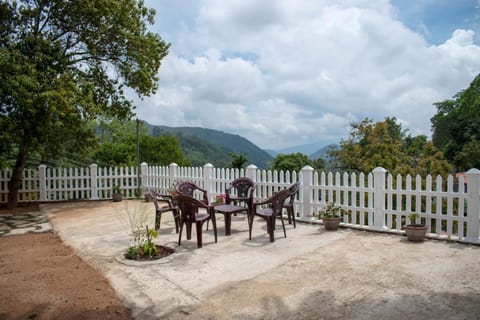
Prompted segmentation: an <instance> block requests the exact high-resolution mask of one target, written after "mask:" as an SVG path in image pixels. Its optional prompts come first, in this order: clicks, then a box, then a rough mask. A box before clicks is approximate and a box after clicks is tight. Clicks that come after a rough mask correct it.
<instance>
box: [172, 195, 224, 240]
mask: <svg viewBox="0 0 480 320" xmlns="http://www.w3.org/2000/svg"><path fill="white" fill-rule="evenodd" d="M175 203H176V205H177V206H178V209H179V210H180V233H179V235H178V245H180V244H181V241H182V230H183V225H185V226H186V228H187V240H190V239H191V238H192V224H194V223H195V226H196V231H197V247H198V248H201V247H202V245H203V242H202V226H203V224H204V223H205V221H208V220H212V225H213V234H214V236H215V242H217V223H216V221H215V215H214V214H213V213H212V207H211V206H209V205H206V204H204V203H203V202H201V201H199V200H197V199H195V198H193V197H191V196H187V195H183V194H178V195H177V196H176V197H175ZM199 208H204V209H205V212H199Z"/></svg>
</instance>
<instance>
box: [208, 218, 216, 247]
mask: <svg viewBox="0 0 480 320" xmlns="http://www.w3.org/2000/svg"><path fill="white" fill-rule="evenodd" d="M210 219H212V226H213V235H214V236H215V243H217V220H216V219H215V214H212V215H211V216H210ZM207 223H208V220H207Z"/></svg>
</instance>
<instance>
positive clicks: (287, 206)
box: [283, 182, 300, 228]
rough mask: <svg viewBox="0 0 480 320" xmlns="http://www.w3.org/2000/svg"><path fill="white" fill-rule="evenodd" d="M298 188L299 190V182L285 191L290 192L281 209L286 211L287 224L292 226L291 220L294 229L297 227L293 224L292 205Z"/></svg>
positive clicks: (293, 213)
mask: <svg viewBox="0 0 480 320" xmlns="http://www.w3.org/2000/svg"><path fill="white" fill-rule="evenodd" d="M299 188H300V182H295V183H294V184H292V185H291V186H290V187H289V188H288V189H287V190H289V191H290V195H289V197H288V198H287V199H286V200H285V203H284V204H283V208H285V209H287V217H288V224H292V220H293V227H294V228H296V227H297V225H296V224H295V212H294V211H293V204H294V202H295V198H296V196H297V192H298V189H299Z"/></svg>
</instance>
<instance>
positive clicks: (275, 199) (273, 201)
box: [249, 189, 290, 242]
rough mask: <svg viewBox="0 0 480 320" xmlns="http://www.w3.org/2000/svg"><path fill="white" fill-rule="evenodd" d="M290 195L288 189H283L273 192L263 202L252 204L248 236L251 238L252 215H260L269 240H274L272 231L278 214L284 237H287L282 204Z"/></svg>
mask: <svg viewBox="0 0 480 320" xmlns="http://www.w3.org/2000/svg"><path fill="white" fill-rule="evenodd" d="M289 195H290V190H288V189H285V190H282V191H279V192H277V193H275V194H274V195H273V196H271V197H270V198H269V199H267V200H265V201H263V202H257V203H254V204H253V216H252V221H251V224H250V228H249V229H250V230H249V237H250V240H251V239H252V227H253V218H254V216H258V217H261V218H263V219H265V221H266V222H267V232H268V234H269V236H270V242H274V241H275V237H274V234H273V233H274V231H275V220H276V218H277V216H280V219H281V220H282V226H283V234H284V236H285V238H286V237H287V232H286V231H285V223H284V221H283V215H282V210H283V204H284V203H285V200H286V199H287V198H288V196H289Z"/></svg>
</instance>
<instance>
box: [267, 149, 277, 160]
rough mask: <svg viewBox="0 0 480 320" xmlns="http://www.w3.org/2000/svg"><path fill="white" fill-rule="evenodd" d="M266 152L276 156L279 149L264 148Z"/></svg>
mask: <svg viewBox="0 0 480 320" xmlns="http://www.w3.org/2000/svg"><path fill="white" fill-rule="evenodd" d="M264 150H265V152H266V153H268V154H269V155H270V156H272V157H274V158H275V157H276V156H277V154H278V151H275V150H272V149H264Z"/></svg>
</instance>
